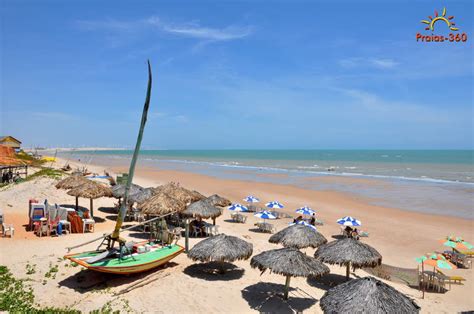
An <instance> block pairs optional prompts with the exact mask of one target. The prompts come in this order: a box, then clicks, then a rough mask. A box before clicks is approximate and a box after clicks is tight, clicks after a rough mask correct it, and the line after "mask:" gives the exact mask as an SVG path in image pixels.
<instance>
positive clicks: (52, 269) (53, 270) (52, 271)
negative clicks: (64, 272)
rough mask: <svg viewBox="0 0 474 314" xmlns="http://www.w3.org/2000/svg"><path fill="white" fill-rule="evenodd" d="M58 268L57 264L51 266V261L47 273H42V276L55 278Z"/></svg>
mask: <svg viewBox="0 0 474 314" xmlns="http://www.w3.org/2000/svg"><path fill="white" fill-rule="evenodd" d="M58 270H59V267H58V265H54V266H53V265H52V264H51V263H49V270H48V272H47V273H45V274H44V276H45V277H46V278H52V279H56V274H57V273H58Z"/></svg>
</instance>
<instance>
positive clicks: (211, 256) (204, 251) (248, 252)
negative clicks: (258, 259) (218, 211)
mask: <svg viewBox="0 0 474 314" xmlns="http://www.w3.org/2000/svg"><path fill="white" fill-rule="evenodd" d="M252 253H253V245H252V243H249V242H247V241H244V240H242V239H240V238H237V237H234V236H228V235H225V234H219V235H216V236H213V237H210V238H207V239H205V240H202V241H201V242H199V243H198V244H196V245H195V246H194V247H193V248H192V249H191V250H189V253H188V257H189V258H191V259H192V260H193V261H201V262H213V261H216V262H233V261H236V260H244V259H248V258H249V257H250V256H252Z"/></svg>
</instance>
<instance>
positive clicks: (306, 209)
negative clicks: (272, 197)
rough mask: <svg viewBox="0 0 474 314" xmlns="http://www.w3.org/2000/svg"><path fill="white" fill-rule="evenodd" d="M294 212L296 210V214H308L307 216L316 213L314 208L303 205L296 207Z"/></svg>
mask: <svg viewBox="0 0 474 314" xmlns="http://www.w3.org/2000/svg"><path fill="white" fill-rule="evenodd" d="M296 212H297V213H298V214H302V215H308V216H311V215H313V214H315V213H316V212H315V211H314V210H312V209H311V208H309V207H308V206H304V207H301V208H298V209H297V210H296Z"/></svg>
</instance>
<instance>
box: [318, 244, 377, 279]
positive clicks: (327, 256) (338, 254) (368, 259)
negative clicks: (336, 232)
mask: <svg viewBox="0 0 474 314" xmlns="http://www.w3.org/2000/svg"><path fill="white" fill-rule="evenodd" d="M314 257H316V258H317V259H319V260H320V261H322V262H324V263H328V264H332V265H333V264H338V265H340V266H342V265H344V266H346V277H347V280H349V274H350V267H351V266H352V267H353V268H354V269H355V268H362V267H376V266H378V265H380V264H381V263H382V255H380V253H379V252H378V251H377V250H376V249H374V248H373V247H371V246H370V245H368V244H365V243H362V242H360V241H358V240H355V239H352V238H345V239H341V240H336V241H332V242H329V243H327V244H325V245H322V246H320V247H319V248H318V249H317V250H316V252H315V253H314Z"/></svg>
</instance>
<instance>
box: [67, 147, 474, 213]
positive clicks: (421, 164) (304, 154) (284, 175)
mask: <svg viewBox="0 0 474 314" xmlns="http://www.w3.org/2000/svg"><path fill="white" fill-rule="evenodd" d="M132 153H133V152H132V151H131V150H113V151H112V150H111V151H82V152H71V153H63V154H62V155H63V157H65V158H74V159H77V158H81V157H82V160H85V159H87V158H89V159H91V158H92V159H93V160H94V161H93V163H94V162H96V161H99V160H104V159H108V160H112V159H113V160H116V161H123V162H125V161H126V160H129V159H130V158H131V155H132ZM84 158H85V159H84ZM473 161H474V151H473V150H143V151H141V153H140V162H141V163H142V164H144V165H145V164H146V165H147V166H157V167H159V168H161V169H169V170H178V171H179V170H181V171H191V172H196V173H200V174H205V175H211V176H215V177H219V178H227V179H241V180H254V181H259V182H270V183H279V184H292V185H296V186H299V187H303V188H306V189H315V190H335V191H341V192H348V193H355V194H359V195H362V196H365V197H370V198H372V199H373V202H374V203H376V204H380V205H385V206H391V207H397V208H400V209H405V210H414V211H421V212H428V213H433V214H441V215H450V216H457V217H463V218H468V219H474V214H473V211H474V208H473V204H474V200H473V195H474V193H473V192H474V163H473ZM268 174H280V175H279V176H271V175H270V176H269V175H268ZM328 176H329V177H333V178H335V180H330V181H328V180H320V181H318V180H311V178H314V177H328ZM338 177H342V178H344V177H349V178H365V179H367V180H372V181H373V182H376V181H377V182H383V183H384V184H365V183H363V182H359V183H355V182H357V180H354V181H353V182H350V181H347V180H339V181H338V180H337V178H338ZM367 180H365V181H367ZM354 185H357V187H356V188H355V186H354Z"/></svg>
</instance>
